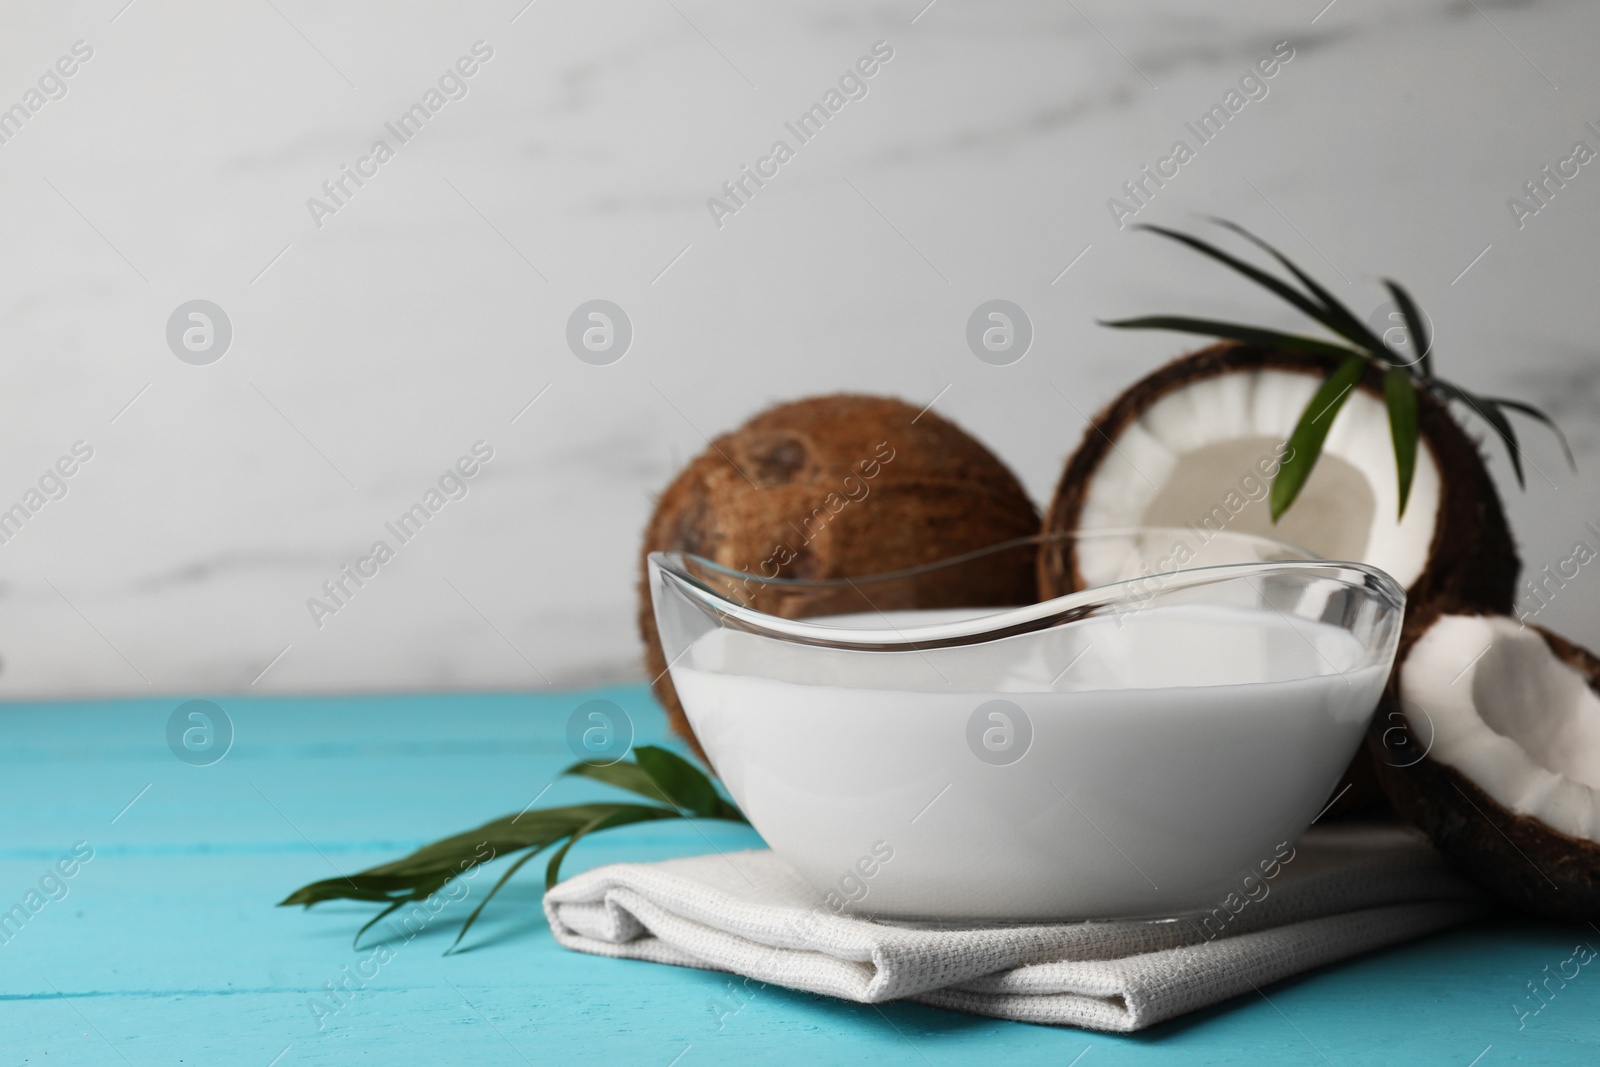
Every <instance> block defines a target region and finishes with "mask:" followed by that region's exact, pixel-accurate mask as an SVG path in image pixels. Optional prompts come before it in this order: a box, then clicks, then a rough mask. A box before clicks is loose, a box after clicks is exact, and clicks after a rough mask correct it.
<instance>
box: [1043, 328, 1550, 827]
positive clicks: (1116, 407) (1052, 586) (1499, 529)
mask: <svg viewBox="0 0 1600 1067" xmlns="http://www.w3.org/2000/svg"><path fill="white" fill-rule="evenodd" d="M1336 364H1337V360H1335V359H1333V358H1332V357H1323V356H1315V355H1309V354H1304V353H1298V352H1285V351H1281V350H1276V349H1265V348H1258V347H1255V346H1252V345H1243V344H1236V343H1233V342H1223V343H1220V344H1215V345H1211V346H1209V347H1207V348H1203V349H1200V350H1199V351H1197V352H1192V353H1190V354H1188V355H1185V356H1181V357H1179V358H1178V359H1175V360H1173V361H1172V362H1171V363H1168V364H1167V365H1166V366H1164V367H1161V368H1159V369H1157V370H1156V371H1154V372H1153V373H1151V374H1149V375H1147V376H1146V377H1144V378H1141V379H1140V380H1139V381H1137V382H1135V383H1134V384H1133V385H1131V386H1129V387H1128V389H1126V390H1125V391H1124V392H1123V393H1122V394H1121V395H1119V396H1118V397H1117V398H1116V399H1115V400H1113V401H1112V402H1111V403H1110V404H1109V405H1108V406H1107V407H1106V408H1105V409H1104V410H1103V411H1101V412H1100V413H1099V414H1098V415H1096V416H1095V417H1094V418H1093V419H1092V420H1091V421H1090V423H1089V427H1088V429H1087V430H1085V431H1084V434H1083V439H1082V440H1081V441H1080V442H1079V444H1078V448H1077V450H1076V451H1075V452H1073V453H1072V455H1071V457H1070V458H1069V459H1068V460H1067V466H1066V470H1065V471H1064V472H1063V473H1062V475H1061V482H1060V484H1059V485H1058V486H1057V487H1056V492H1055V497H1054V498H1053V499H1052V501H1051V503H1050V508H1049V510H1048V511H1047V512H1046V513H1045V520H1044V532H1045V533H1046V534H1050V533H1056V532H1065V531H1072V530H1075V529H1077V526H1078V516H1079V514H1080V513H1081V511H1082V509H1083V505H1084V501H1085V498H1086V496H1087V494H1088V489H1089V482H1090V476H1091V475H1092V474H1093V473H1094V471H1095V470H1097V469H1098V468H1099V466H1100V464H1101V462H1102V461H1103V460H1104V459H1105V458H1106V456H1107V455H1108V454H1110V453H1111V450H1112V447H1113V446H1112V442H1114V441H1115V440H1116V439H1117V437H1118V436H1119V435H1120V434H1121V433H1122V432H1123V431H1124V430H1126V429H1127V428H1128V426H1129V425H1130V424H1131V423H1133V422H1134V421H1135V420H1137V419H1138V418H1139V416H1140V415H1141V414H1142V413H1143V412H1145V411H1147V410H1149V408H1150V406H1151V405H1153V404H1154V403H1156V401H1158V400H1160V399H1161V398H1162V397H1164V396H1166V395H1167V394H1168V393H1172V392H1174V391H1176V390H1178V389H1181V388H1184V387H1186V386H1189V385H1191V384H1193V383H1195V382H1198V381H1201V380H1203V379H1205V378H1209V377H1213V376H1216V375H1222V374H1228V373H1232V372H1238V371H1252V370H1262V369H1272V370H1286V371H1294V372H1298V373H1304V374H1308V375H1312V376H1315V377H1317V378H1318V379H1321V378H1325V377H1327V375H1328V374H1329V373H1330V372H1331V371H1332V370H1333V369H1334V367H1335V365H1336ZM1358 388H1360V389H1364V390H1366V391H1368V392H1370V393H1372V394H1374V395H1375V396H1377V397H1379V398H1380V399H1381V398H1382V397H1383V370H1382V368H1380V367H1378V366H1376V365H1373V366H1370V367H1368V368H1367V371H1366V374H1365V375H1364V376H1363V377H1362V379H1361V382H1360V384H1359V385H1358ZM1295 414H1296V415H1298V414H1299V413H1298V412H1296V413H1295ZM1417 426H1418V430H1419V431H1420V433H1419V439H1420V442H1421V446H1422V447H1423V448H1426V449H1428V450H1429V451H1431V452H1432V454H1433V458H1434V461H1435V462H1436V463H1437V464H1438V466H1439V470H1440V473H1441V475H1442V477H1441V485H1440V494H1439V512H1438V515H1437V517H1436V519H1435V522H1434V530H1433V541H1432V544H1431V545H1429V550H1428V551H1429V562H1428V564H1427V566H1426V567H1425V568H1424V569H1423V572H1422V574H1421V575H1419V576H1418V578H1417V580H1416V581H1415V582H1413V583H1412V585H1411V587H1410V588H1409V589H1407V590H1406V597H1407V601H1406V612H1407V618H1408V619H1410V618H1411V616H1412V615H1413V614H1415V613H1416V612H1417V611H1418V610H1422V609H1424V608H1426V607H1427V606H1429V605H1434V604H1438V603H1443V602H1450V603H1456V604H1463V605H1469V606H1471V607H1473V608H1477V609H1482V610H1487V611H1495V612H1508V611H1510V610H1511V606H1512V603H1513V601H1514V600H1515V597H1516V581H1517V573H1518V571H1519V570H1520V569H1521V561H1520V560H1519V558H1518V556H1517V550H1516V545H1515V543H1514V542H1513V541H1512V539H1511V528H1510V526H1509V525H1508V523H1507V522H1506V516H1505V511H1504V510H1503V509H1502V508H1501V506H1500V496H1499V494H1498V493H1497V492H1496V490H1495V486H1494V480H1493V479H1492V478H1491V477H1490V476H1489V470H1488V468H1487V467H1486V466H1485V465H1484V462H1483V456H1482V454H1481V453H1480V452H1479V450H1478V446H1477V443H1476V442H1475V441H1474V440H1473V439H1472V438H1471V437H1469V436H1468V435H1467V433H1466V431H1465V430H1463V429H1462V428H1461V426H1460V424H1459V423H1457V422H1456V420H1455V419H1454V417H1452V416H1451V414H1450V412H1449V410H1448V408H1447V407H1446V406H1445V405H1444V404H1443V403H1441V402H1439V401H1438V400H1436V399H1434V398H1433V397H1432V396H1431V395H1430V394H1429V393H1427V392H1426V391H1425V390H1418V391H1417ZM1083 585H1084V580H1083V576H1082V575H1081V574H1080V573H1079V571H1078V567H1077V561H1076V559H1075V558H1074V554H1073V547H1072V543H1071V542H1070V541H1057V542H1054V543H1050V542H1046V543H1045V545H1044V546H1043V547H1042V548H1041V550H1040V552H1039V596H1040V599H1041V600H1045V599H1049V598H1051V597H1056V596H1060V595H1062V594H1063V593H1069V592H1073V591H1075V590H1077V589H1081V588H1083ZM1344 781H1345V782H1347V783H1349V785H1350V788H1349V790H1348V791H1346V792H1345V793H1344V794H1343V795H1342V796H1341V797H1340V799H1339V800H1337V801H1336V802H1335V803H1334V805H1333V807H1332V808H1330V809H1329V811H1328V817H1329V818H1339V817H1341V816H1346V815H1353V814H1357V813H1362V812H1367V811H1370V810H1371V809H1372V808H1373V806H1374V805H1380V806H1381V804H1382V802H1383V793H1382V791H1381V790H1380V789H1379V787H1378V784H1377V774H1376V771H1375V770H1374V768H1373V767H1371V766H1370V763H1369V757H1368V755H1367V754H1366V752H1365V751H1364V750H1363V751H1361V752H1358V753H1357V754H1356V757H1355V759H1354V760H1353V761H1352V762H1351V765H1350V769H1349V770H1348V771H1347V772H1346V774H1345V779H1344ZM1341 788H1343V786H1341Z"/></svg>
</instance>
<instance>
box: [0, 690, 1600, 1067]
mask: <svg viewBox="0 0 1600 1067" xmlns="http://www.w3.org/2000/svg"><path fill="white" fill-rule="evenodd" d="M597 696H598V697H603V698H608V699H611V700H614V701H616V702H617V703H619V704H621V705H622V706H623V707H624V708H626V709H627V710H628V712H629V713H630V714H631V716H632V717H633V720H634V722H635V723H636V724H637V727H638V740H639V741H640V742H655V741H659V740H660V739H661V738H662V737H663V735H664V733H665V729H664V721H663V718H662V716H661V713H660V710H659V709H658V708H657V707H656V705H655V704H654V703H653V702H652V701H651V699H650V697H649V694H648V693H647V691H646V690H645V689H644V688H643V687H642V686H641V687H627V688H620V689H610V690H602V691H594V692H586V693H561V694H554V695H541V696H527V695H515V694H492V695H470V696H462V695H447V696H375V697H359V698H343V699H271V700H269V699H256V700H244V699H229V698H217V703H218V704H219V705H221V706H222V707H223V708H224V709H225V710H226V712H227V713H228V714H229V716H230V718H231V719H232V721H233V724H234V727H235V733H236V736H235V740H234V743H233V747H232V749H231V751H229V752H228V754H227V755H226V757H224V758H223V759H222V760H220V761H219V762H217V763H215V764H213V765H210V766H191V765H188V764H186V763H184V762H181V761H180V760H179V759H177V758H176V757H175V756H174V755H173V753H172V751H170V750H169V748H168V745H167V740H166V727H167V720H168V718H169V716H170V715H171V713H172V711H173V709H174V708H175V707H176V706H177V704H179V703H180V701H179V700H139V701H116V702H98V703H67V704H13V705H10V706H7V707H5V708H3V709H0V738H3V744H0V761H3V773H0V805H3V806H0V817H3V826H4V828H5V829H4V838H3V842H4V847H3V851H0V909H7V910H9V909H10V908H11V907H12V905H14V904H22V905H23V906H24V912H27V904H28V903H30V902H31V903H33V904H35V905H37V912H36V913H30V914H28V917H27V918H26V920H18V919H16V918H13V919H12V921H11V924H10V925H7V926H4V927H3V933H0V938H3V939H4V940H5V943H4V944H3V945H0V983H3V985H0V1001H3V1003H0V1062H3V1063H5V1064H34V1065H37V1064H124V1063H126V1064H132V1065H136V1067H143V1065H146V1064H152V1065H154V1064H227V1065H244V1067H268V1065H270V1064H277V1065H279V1067H295V1065H300V1064H361V1063H373V1064H386V1065H388V1064H451V1065H485V1067H488V1065H500V1064H506V1065H518V1064H525V1063H541V1064H542V1063H602V1064H606V1065H608V1067H611V1065H621V1064H645V1065H651V1067H670V1065H674V1064H675V1065H677V1067H698V1065H701V1064H709V1063H726V1064H765V1063H803V1064H858V1063H862V1062H866V1061H872V1060H878V1061H883V1062H897V1063H898V1062H903V1063H914V1064H920V1063H927V1064H970V1063H974V1062H983V1063H986V1064H997V1063H1011V1062H1015V1063H1039V1064H1061V1065H1067V1064H1073V1063H1076V1064H1081V1067H1099V1065H1101V1064H1129V1065H1135V1064H1156V1063H1161V1064H1221V1063H1245V1064H1277V1063H1293V1064H1332V1065H1335V1067H1343V1065H1346V1064H1452V1065H1456V1067H1468V1065H1470V1064H1476V1065H1477V1067H1498V1065H1501V1064H1512V1063H1517V1064H1580V1063H1581V1064H1594V1063H1600V968H1596V967H1591V968H1585V969H1584V970H1583V971H1581V972H1580V974H1579V976H1578V977H1577V978H1575V979H1573V980H1571V981H1570V982H1568V983H1567V984H1566V986H1565V988H1561V989H1559V990H1558V991H1557V992H1556V994H1555V995H1554V996H1553V997H1552V998H1551V999H1550V1000H1549V1002H1548V1003H1547V1004H1546V1005H1545V1006H1544V1008H1543V1009H1542V1011H1540V1012H1539V1014H1537V1015H1530V1016H1528V1017H1527V1018H1526V1019H1525V1020H1523V1024H1522V1025H1521V1027H1520V1028H1519V1022H1518V1018H1517V1015H1516V1012H1515V1011H1514V1009H1513V1005H1514V1004H1515V1005H1521V1006H1522V1007H1523V1008H1524V1010H1527V1009H1528V1008H1531V1007H1532V1006H1533V1004H1534V1003H1535V1002H1534V1001H1532V1000H1531V997H1530V994H1529V992H1528V989H1527V986H1526V984H1527V983H1529V982H1533V981H1538V980H1540V979H1542V978H1543V977H1544V976H1545V974H1546V973H1548V972H1546V971H1545V970H1544V968H1545V967H1546V966H1549V967H1550V968H1551V970H1555V969H1557V968H1559V967H1560V966H1561V964H1562V962H1563V961H1565V960H1567V959H1568V957H1569V956H1570V955H1571V953H1572V948H1573V945H1574V943H1575V942H1578V941H1580V940H1586V941H1592V942H1593V943H1594V944H1596V945H1597V946H1600V932H1597V931H1596V930H1594V929H1589V928H1578V929H1572V928H1562V927H1556V926H1544V925H1536V924H1529V923H1522V922H1514V921H1509V920H1494V921H1488V922H1485V923H1482V924H1479V925H1477V926H1474V927H1469V928H1465V929H1462V930H1460V931H1458V932H1455V933H1452V934H1448V935H1445V936H1442V937H1437V938H1433V939H1430V940H1427V941H1424V942H1420V943H1416V944H1412V945H1409V946H1406V947H1402V948H1399V949H1396V950H1394V951H1390V952H1387V953H1383V954H1381V955H1378V956H1373V957H1369V958H1366V959H1363V960H1359V961H1355V962H1352V963H1348V964H1345V965H1343V966H1339V967H1333V968H1329V969H1327V970H1324V971H1321V972H1318V973H1316V974H1313V975H1309V976H1306V977H1303V978H1301V979H1299V980H1296V981H1292V982H1288V983H1283V984H1280V985H1278V986H1274V987H1271V988H1269V989H1268V990H1266V994H1267V996H1268V997H1270V998H1271V999H1270V1002H1269V1001H1267V1000H1264V999H1262V998H1260V997H1256V998H1254V999H1242V1000H1238V1001H1235V1002H1233V1003H1231V1004H1228V1005H1225V1006H1223V1007H1220V1008H1217V1009H1213V1010H1211V1011H1207V1012H1204V1013H1201V1014H1199V1015H1196V1016H1193V1017H1191V1018H1189V1019H1187V1020H1184V1021H1180V1022H1178V1023H1174V1024H1169V1025H1167V1026H1164V1027H1161V1028H1159V1029H1157V1030H1154V1031H1150V1032H1148V1033H1145V1034H1141V1035H1138V1036H1134V1037H1109V1036H1105V1035H1101V1034H1091V1033H1084V1032H1080V1031H1073V1030H1053V1029H1046V1028H1043V1027H1035V1026H1024V1025H1020V1024H1015V1023H1005V1022H997V1021H994V1020H989V1019H981V1018H975V1017H970V1016H965V1015H958V1014H952V1013H946V1012H940V1011H936V1010H933V1009H930V1008H923V1007H918V1006H913V1005H898V1004H891V1005H886V1006H884V1007H883V1008H882V1009H881V1010H880V1009H878V1008H873V1007H866V1006H861V1005H854V1004H844V1003H839V1002H834V1001H829V1000H824V999H822V998H819V997H815V996H811V995H807V994H800V993H790V992H786V991H783V990H779V989H774V988H768V989H766V990H764V991H761V992H759V993H757V994H756V995H754V996H751V997H746V998H745V999H744V1001H743V1002H742V1003H741V1002H740V1001H738V1000H735V999H733V998H732V997H731V996H730V995H729V994H728V992H727V991H726V988H725V987H726V986H727V979H726V978H725V977H724V976H721V975H717V974H713V973H706V972H697V971H687V970H679V969H675V968H667V967H659V966H655V965H652V964H646V963H634V962H624V961H616V960H606V959H599V958H595V957H590V956H581V955H576V954H573V953H569V952H565V951H563V950H562V949H560V948H558V947H557V946H556V945H555V944H554V943H553V942H552V941H551V939H550V935H549V932H548V931H547V930H546V928H545V925H544V919H543V916H542V913H541V912H540V910H539V907H538V901H539V887H540V885H541V884H542V878H541V873H542V872H540V871H538V870H536V868H535V865H533V864H530V865H529V866H528V867H527V868H524V872H523V874H522V875H521V876H519V878H520V882H519V883H514V884H513V885H512V886H510V887H508V888H507V890H505V891H504V892H502V894H501V895H500V897H498V898H497V899H496V900H495V902H494V903H493V904H491V905H490V910H489V911H488V912H486V913H485V917H484V919H483V920H481V921H480V923H479V925H478V926H477V927H476V928H475V929H474V930H473V932H472V934H471V935H470V942H469V943H470V945H471V949H470V951H467V952H463V953H458V954H455V955H452V956H449V957H444V956H442V955H441V953H442V951H443V949H444V948H445V947H446V946H447V945H448V944H449V943H450V940H451V939H452V938H453V937H454V936H455V929H456V926H457V923H458V921H459V920H460V918H462V917H463V916H464V914H465V912H466V910H467V908H468V907H469V906H470V904H461V905H451V906H450V907H448V908H447V909H446V910H445V911H444V912H443V913H442V914H441V916H440V917H439V919H438V920H436V921H435V922H434V923H432V924H431V925H429V926H428V927H427V929H426V930H425V931H424V932H423V933H422V934H421V935H420V936H418V937H417V938H416V939H415V940H413V941H411V942H409V943H406V944H403V945H401V946H399V947H398V948H397V949H396V950H395V953H394V958H393V959H392V960H390V961H389V962H388V963H387V965H385V966H383V967H382V968H381V969H380V970H379V971H378V973H377V974H376V975H375V976H374V977H372V978H371V979H370V980H368V981H367V982H366V983H365V986H364V988H360V989H357V990H356V991H355V992H353V993H352V994H350V995H349V996H348V997H347V998H346V1003H344V1005H343V1006H342V1007H341V1008H340V1010H339V1011H338V1012H337V1014H334V1015H331V1016H328V1017H325V1018H322V1019H321V1020H320V1023H321V1027H320V1029H319V1020H318V1018H317V1017H316V1015H315V1014H314V1013H313V1011H312V1010H311V1007H310V1003H311V1001H312V998H313V997H316V996H318V995H319V994H321V995H323V996H326V987H325V984H326V983H328V982H340V981H342V980H343V977H344V971H343V969H344V968H346V967H347V966H348V967H355V965H356V964H357V963H358V961H360V960H361V959H362V958H364V957H366V956H367V955H369V953H368V952H367V951H358V950H354V949H352V947H351V941H350V938H351V934H352V933H353V932H354V929H355V927H356V926H357V925H358V924H359V923H360V922H361V921H362V920H363V919H364V918H365V917H367V916H368V915H369V914H370V913H371V911H370V909H367V908H365V907H358V906H354V905H346V904H342V903H341V904H335V905H323V906H321V907H319V908H317V909H316V910H314V911H311V912H309V913H307V912H302V911H300V910H298V909H286V908H282V909H280V908H275V907H273V905H274V903H275V902H276V901H278V900H279V899H281V898H282V897H283V896H284V894H285V893H287V892H288V891H289V890H291V889H293V888H295V887H297V886H299V885H300V884H302V883H304V882H307V881H311V880H314V879H318V878H324V877H327V876H329V875H330V874H331V873H333V872H335V871H348V870H353V869H358V868H361V867H366V866H369V865H371V864H374V863H377V862H380V861H382V860H385V859H388V858H391V857H394V856H396V855H399V854H400V853H402V852H404V851H406V850H409V849H411V848H413V847H415V846H417V845H419V844H421V843H423V842H424V841H426V840H430V839H432V838H435V837H439V836H442V835H445V834H447V833H450V832H453V831H456V830H462V829H466V828H468V827H470V826H472V825H475V824H476V823H478V822H480V821H483V820H485V819H488V818H490V817H492V816H496V815H500V814H504V813H507V812H512V811H517V810H519V809H521V808H522V807H523V806H525V805H526V804H528V803H529V802H530V801H531V800H532V799H533V798H534V797H535V796H536V795H537V794H538V793H539V792H540V791H541V790H543V789H544V788H545V787H546V786H547V785H550V783H551V780H552V777H553V775H554V774H555V772H556V771H558V770H559V769H560V768H562V767H563V766H565V765H566V764H568V763H569V762H571V759H572V757H571V754H570V753H569V752H568V750H567V748H566V742H565V724H566V720H567V716H568V715H569V713H570V712H571V711H572V709H573V708H574V707H575V706H576V705H577V704H579V703H581V702H582V701H583V700H585V699H590V698H593V697H597ZM605 792H606V789H605V787H604V786H600V785H598V784H595V783H585V782H581V781H571V780H563V781H560V782H558V783H556V784H555V785H554V786H552V787H551V788H550V790H549V792H547V793H546V794H545V795H544V797H543V799H542V801H541V803H552V802H554V803H560V802H567V801H572V800H577V799H587V798H592V797H597V796H600V795H602V794H604V793H605ZM702 833H703V834H705V835H707V836H708V837H709V838H710V840H711V841H712V843H713V844H714V845H715V846H716V847H718V848H737V847H748V846H751V845H755V844H757V843H758V839H757V838H756V836H755V834H754V833H752V832H750V831H748V830H742V829H739V828H736V827H727V826H722V825H719V824H714V823H705V824H701V826H700V828H699V829H695V828H691V827H688V826H686V825H682V824H678V825H674V824H670V823H669V824H660V825H654V826H648V827H644V828H640V829H626V830H622V831H617V832H614V833H611V834H607V835H604V836H602V837H600V838H597V839H595V840H593V841H591V842H588V843H586V844H584V845H581V846H579V848H578V849H576V850H575V851H574V853H573V855H572V857H571V860H570V861H569V870H570V871H572V872H576V871H577V870H580V869H582V868H584V867H588V866H592V865H596V864H601V863H606V862H611V861H615V860H623V859H634V860H638V859H651V858H656V857H667V856H672V855H681V854H688V853H693V852H699V851H704V850H705V848H706V838H705V837H702V836H701V835H702ZM80 842H82V843H84V844H81V845H80V844H79V843H80ZM74 846H78V849H79V853H80V855H81V854H83V853H84V852H85V851H86V850H88V849H91V848H92V850H93V858H92V859H90V860H89V861H88V862H87V863H81V862H80V863H78V864H77V865H76V866H74V864H73V863H72V862H71V861H72V860H73V858H74V857H73V849H74ZM63 859H66V860H68V861H69V862H67V863H66V865H65V867H66V869H69V870H71V871H72V872H73V873H72V876H71V877H70V878H62V877H61V875H60V873H59V868H58V867H57V864H58V862H59V861H61V860H63ZM492 870H495V871H496V872H497V869H492ZM41 882H43V886H42V887H41ZM30 890H32V891H35V892H37V893H38V896H36V897H33V898H29V897H28V893H29V892H30ZM63 894H64V895H63ZM52 896H54V897H58V898H59V899H52ZM1568 970H1569V971H1570V967H1569V968H1568ZM1552 988H1555V984H1554V983H1552ZM719 1017H720V1022H719Z"/></svg>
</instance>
